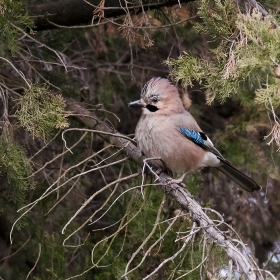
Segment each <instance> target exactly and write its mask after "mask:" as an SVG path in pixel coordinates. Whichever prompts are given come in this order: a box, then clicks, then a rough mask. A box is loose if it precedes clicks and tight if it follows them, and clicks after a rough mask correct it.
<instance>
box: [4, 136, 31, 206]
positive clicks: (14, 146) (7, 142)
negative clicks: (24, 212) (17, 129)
mask: <svg viewBox="0 0 280 280" xmlns="http://www.w3.org/2000/svg"><path fill="white" fill-rule="evenodd" d="M0 167H1V174H0V175H1V177H3V176H6V177H7V186H8V187H7V194H8V196H7V197H8V199H9V200H10V201H11V202H12V204H13V205H15V206H16V208H18V207H20V206H22V205H23V203H24V202H25V196H26V193H27V191H28V190H30V189H34V181H33V178H32V177H30V176H31V174H32V169H31V166H30V162H29V160H28V159H27V157H26V154H25V151H24V149H23V148H22V146H20V145H19V144H18V143H17V142H15V140H14V139H13V138H12V136H11V134H10V133H8V132H3V133H2V134H1V136H0ZM5 198H6V196H5V195H4V196H2V197H1V200H2V201H1V202H0V207H1V210H3V209H4V208H5V207H6V206H7V205H8V203H7V202H5Z"/></svg>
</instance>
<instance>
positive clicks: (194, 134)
mask: <svg viewBox="0 0 280 280" xmlns="http://www.w3.org/2000/svg"><path fill="white" fill-rule="evenodd" d="M179 129H180V132H181V133H182V134H183V135H184V136H185V137H186V138H188V139H189V140H191V141H193V142H194V143H195V144H197V145H198V146H200V147H201V148H203V149H205V150H207V151H209V152H211V153H213V154H214V155H216V156H217V157H218V158H219V159H222V161H226V160H225V159H224V157H223V156H222V155H221V153H220V152H219V151H218V150H217V149H216V147H215V146H214V145H213V143H212V141H211V140H210V139H209V137H208V136H207V135H206V134H205V133H204V132H198V131H195V130H193V129H188V128H185V127H182V126H180V128H179Z"/></svg>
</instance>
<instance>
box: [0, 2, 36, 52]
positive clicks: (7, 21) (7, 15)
mask: <svg viewBox="0 0 280 280" xmlns="http://www.w3.org/2000/svg"><path fill="white" fill-rule="evenodd" d="M25 4H26V1H20V0H16V1H14V0H2V1H1V3H0V14H1V16H0V41H1V45H0V56H4V55H6V52H8V51H10V52H11V53H12V55H13V54H15V53H17V52H18V51H19V40H18V37H19V31H18V30H16V29H15V28H14V27H13V26H12V25H11V23H12V24H14V25H16V26H18V27H21V28H23V29H26V28H27V27H28V28H31V27H32V26H33V21H32V20H31V19H30V18H29V17H28V15H27V13H26V12H25V11H24V8H23V7H24V5H25Z"/></svg>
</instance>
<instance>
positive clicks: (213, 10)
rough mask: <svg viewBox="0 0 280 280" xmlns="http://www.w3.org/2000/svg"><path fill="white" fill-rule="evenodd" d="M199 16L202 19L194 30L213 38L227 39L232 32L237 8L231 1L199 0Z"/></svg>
mask: <svg viewBox="0 0 280 280" xmlns="http://www.w3.org/2000/svg"><path fill="white" fill-rule="evenodd" d="M198 5H199V11H198V14H199V16H200V17H201V18H202V19H203V22H202V23H198V24H196V26H195V29H196V30H197V31H198V32H205V33H207V34H209V35H210V36H212V37H213V38H220V37H228V36H231V34H232V33H233V32H234V26H235V20H236V14H237V11H238V9H237V6H236V3H235V2H234V1H231V0H225V1H222V0H200V1H199V3H198Z"/></svg>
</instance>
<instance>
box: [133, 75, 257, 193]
mask: <svg viewBox="0 0 280 280" xmlns="http://www.w3.org/2000/svg"><path fill="white" fill-rule="evenodd" d="M128 106H129V107H139V108H142V115H141V118H140V120H139V122H138V124H137V127H136V131H135V137H136V140H137V143H138V146H139V148H140V149H141V151H142V152H143V153H144V155H145V156H146V157H147V158H160V159H161V160H159V159H155V160H151V161H152V162H153V163H154V164H155V165H156V166H157V167H158V168H160V169H163V170H171V171H172V172H179V173H183V175H182V176H181V177H180V178H179V179H177V180H175V179H173V180H172V182H173V183H180V182H182V181H183V179H184V177H185V176H186V174H187V173H189V172H191V171H193V170H196V169H198V168H200V167H206V166H210V167H216V168H218V169H219V170H220V171H222V172H223V173H224V174H226V175H227V176H228V177H229V178H230V179H232V180H233V181H234V182H236V183H237V184H238V185H239V186H240V187H242V188H243V189H245V190H246V191H248V192H253V191H256V190H260V189H261V187H260V186H259V185H258V184H257V183H256V182H255V181H254V180H252V179H251V178H249V177H248V176H246V175H245V174H243V173H242V172H240V171H239V170H237V169H236V168H234V167H233V166H232V165H231V164H230V163H229V162H228V161H227V160H226V159H225V158H224V157H223V156H222V155H221V153H220V152H219V151H218V150H217V149H216V148H215V146H214V145H213V143H212V142H211V140H210V139H209V138H208V136H207V135H206V134H205V133H204V132H202V130H201V129H200V127H199V126H198V124H197V122H196V121H195V119H194V118H193V116H192V115H191V114H190V113H189V112H187V111H186V110H185V108H184V106H183V103H182V100H181V98H180V96H179V93H178V90H177V88H176V87H175V86H174V85H172V84H171V83H170V82H169V81H168V80H167V79H163V78H159V77H158V78H152V79H151V80H150V81H148V82H147V83H146V84H145V86H144V88H143V90H142V93H141V99H140V100H137V101H134V102H130V103H129V104H128Z"/></svg>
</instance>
